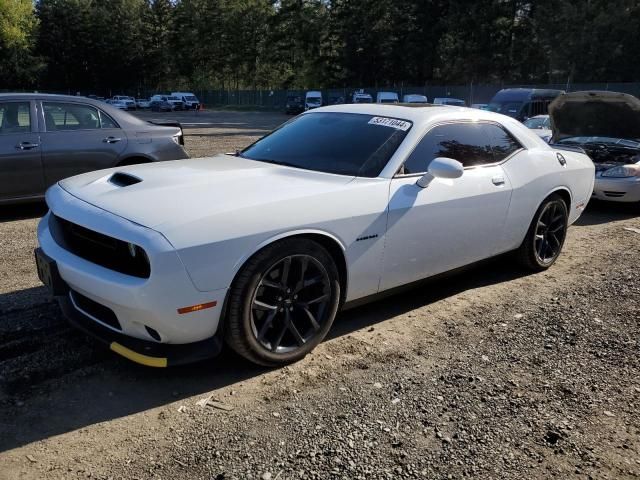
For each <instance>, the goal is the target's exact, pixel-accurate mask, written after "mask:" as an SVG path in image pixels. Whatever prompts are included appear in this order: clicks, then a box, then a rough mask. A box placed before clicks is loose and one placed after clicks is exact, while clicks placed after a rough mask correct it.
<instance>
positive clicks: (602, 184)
mask: <svg viewBox="0 0 640 480" xmlns="http://www.w3.org/2000/svg"><path fill="white" fill-rule="evenodd" d="M549 114H550V116H551V124H552V138H551V141H552V142H553V143H554V144H555V145H556V146H569V147H577V148H580V149H582V150H583V151H584V152H586V153H587V155H589V157H590V158H591V160H593V162H594V164H595V170H596V173H595V175H596V178H595V185H594V189H593V198H597V199H599V200H607V201H612V202H627V203H629V202H634V203H640V100H638V99H637V98H636V97H634V96H633V95H629V94H626V93H618V92H601V91H588V92H572V93H566V94H564V95H561V96H559V97H558V98H556V100H554V101H553V102H552V103H551V105H549Z"/></svg>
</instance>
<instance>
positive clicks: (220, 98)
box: [47, 82, 640, 110]
mask: <svg viewBox="0 0 640 480" xmlns="http://www.w3.org/2000/svg"><path fill="white" fill-rule="evenodd" d="M517 87H520V88H544V89H557V90H565V91H581V90H608V91H613V92H624V93H629V94H631V95H634V96H636V97H640V82H639V83H606V82H605V83H573V84H566V83H565V84H533V85H524V84H520V85H507V84H473V83H471V84H467V85H429V84H427V85H424V86H421V87H417V86H403V85H402V86H400V87H385V88H376V87H368V88H367V87H365V88H361V87H345V88H337V89H335V88H334V89H321V90H320V91H321V92H322V97H323V103H324V104H329V103H345V102H347V103H348V102H349V101H350V99H351V97H352V95H353V93H354V92H356V91H361V90H362V91H364V92H365V93H368V94H370V95H371V96H372V97H373V99H374V101H375V98H376V95H377V93H378V92H396V93H397V94H398V96H399V97H400V99H402V97H403V95H407V94H419V95H424V96H426V97H427V98H428V100H429V101H430V102H432V101H433V99H434V98H438V97H451V98H459V99H462V100H464V101H465V102H466V103H467V105H472V104H474V103H489V101H490V100H491V99H492V98H493V96H494V95H495V94H496V93H497V92H498V91H499V90H501V89H503V88H517ZM310 90H311V89H310ZM182 91H189V90H188V89H182ZM306 91H307V90H192V93H194V94H195V95H196V96H197V97H198V98H199V99H200V102H201V103H203V104H204V105H205V106H206V107H208V108H212V107H229V108H237V109H247V110H252V109H257V110H260V109H263V110H283V109H284V107H285V104H286V102H287V97H288V96H290V95H300V96H302V97H304V94H305V93H306ZM47 93H60V94H67V95H78V94H82V95H89V94H93V93H95V92H90V91H82V92H78V91H64V92H63V91H57V92H47ZM154 93H163V92H156V91H153V90H150V89H146V88H142V89H138V90H137V91H122V92H107V93H104V94H102V95H104V96H111V94H113V95H130V96H132V97H136V98H149V97H150V96H151V95H153V94H154ZM166 93H169V92H166Z"/></svg>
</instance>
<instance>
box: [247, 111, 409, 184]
mask: <svg viewBox="0 0 640 480" xmlns="http://www.w3.org/2000/svg"><path fill="white" fill-rule="evenodd" d="M411 125H412V124H411V122H409V121H407V120H401V119H390V118H387V117H374V116H372V115H360V114H356V113H333V112H331V113H327V112H322V113H310V114H306V115H302V116H300V117H297V118H295V119H294V120H292V121H290V122H287V123H285V124H284V125H283V126H282V127H280V128H279V129H277V130H275V131H274V132H272V133H271V134H269V135H267V136H266V137H264V138H262V139H260V140H258V141H257V142H256V143H254V144H253V145H251V146H249V147H247V148H246V149H245V150H243V151H242V152H241V153H240V156H241V157H243V158H248V159H251V160H258V161H262V162H268V163H275V164H280V165H287V166H291V167H297V168H304V169H306V170H315V171H318V172H326V173H336V174H340V175H349V176H361V177H377V176H378V175H379V174H380V172H381V171H382V169H383V168H384V167H385V165H386V164H387V162H388V161H389V159H390V158H391V156H392V155H393V153H394V152H395V151H396V149H397V148H398V146H400V144H401V143H402V141H403V140H404V138H405V136H406V135H407V132H408V131H409V129H410V128H411Z"/></svg>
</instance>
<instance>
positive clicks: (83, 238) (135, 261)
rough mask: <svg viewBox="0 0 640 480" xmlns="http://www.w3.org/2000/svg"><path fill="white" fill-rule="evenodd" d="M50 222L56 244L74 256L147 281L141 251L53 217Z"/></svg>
mask: <svg viewBox="0 0 640 480" xmlns="http://www.w3.org/2000/svg"><path fill="white" fill-rule="evenodd" d="M51 218H52V221H53V223H54V225H52V227H53V228H52V230H54V231H55V232H54V235H55V237H56V241H57V242H58V243H59V244H60V245H61V246H62V247H64V248H66V249H67V250H68V251H70V252H71V253H73V254H74V255H77V256H79V257H81V258H84V259H85V260H88V261H90V262H92V263H95V264H97V265H100V266H102V267H105V268H108V269H110V270H115V271H116V272H120V273H124V274H126V275H132V276H134V277H139V278H149V275H150V274H151V267H150V265H149V259H148V257H147V254H146V253H145V251H144V250H143V249H142V248H141V247H138V246H134V245H130V244H128V243H127V242H123V241H122V240H118V239H117V238H113V237H109V236H108V235H103V234H102V233H98V232H94V231H93V230H89V229H88V228H85V227H82V226H80V225H76V224H75V223H72V222H70V221H68V220H65V219H64V218H60V217H58V216H56V215H52V216H51ZM56 233H57V234H56ZM132 253H134V255H132Z"/></svg>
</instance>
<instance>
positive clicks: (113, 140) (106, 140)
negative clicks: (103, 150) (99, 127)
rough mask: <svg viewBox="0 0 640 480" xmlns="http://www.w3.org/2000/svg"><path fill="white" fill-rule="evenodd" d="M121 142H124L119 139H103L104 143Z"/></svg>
mask: <svg viewBox="0 0 640 480" xmlns="http://www.w3.org/2000/svg"><path fill="white" fill-rule="evenodd" d="M120 140H122V139H121V138H118V137H107V138H103V139H102V141H103V142H104V143H117V142H119V141H120Z"/></svg>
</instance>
